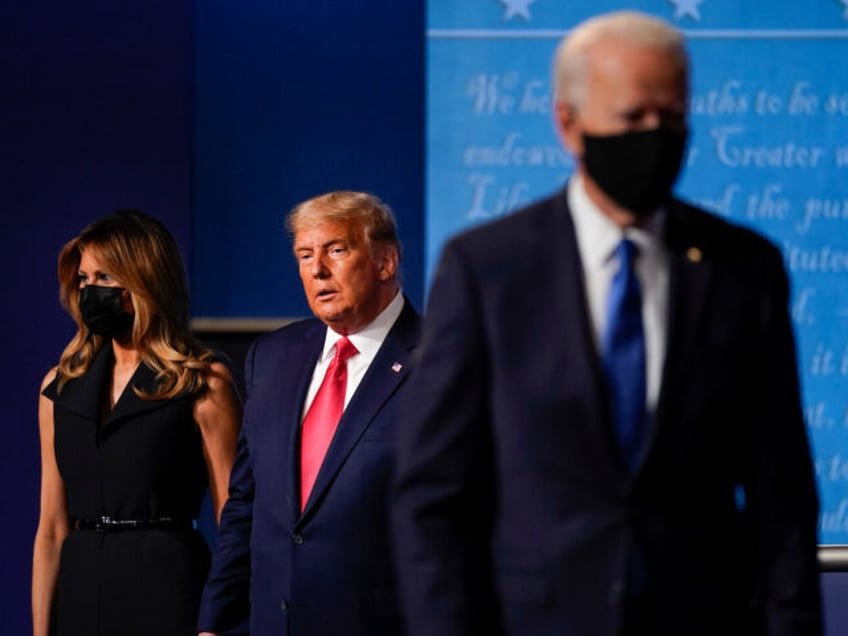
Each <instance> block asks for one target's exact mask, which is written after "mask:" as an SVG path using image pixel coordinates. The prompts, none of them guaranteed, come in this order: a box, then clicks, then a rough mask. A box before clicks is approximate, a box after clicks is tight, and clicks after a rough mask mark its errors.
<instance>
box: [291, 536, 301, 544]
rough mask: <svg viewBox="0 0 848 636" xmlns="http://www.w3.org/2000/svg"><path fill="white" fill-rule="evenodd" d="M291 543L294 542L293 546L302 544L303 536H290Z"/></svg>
mask: <svg viewBox="0 0 848 636" xmlns="http://www.w3.org/2000/svg"><path fill="white" fill-rule="evenodd" d="M292 541H294V543H295V545H302V544H303V535H300V534H294V535H292Z"/></svg>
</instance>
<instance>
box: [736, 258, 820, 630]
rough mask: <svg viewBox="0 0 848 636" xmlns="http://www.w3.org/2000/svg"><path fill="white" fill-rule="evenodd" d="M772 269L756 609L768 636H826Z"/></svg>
mask: <svg viewBox="0 0 848 636" xmlns="http://www.w3.org/2000/svg"><path fill="white" fill-rule="evenodd" d="M772 256H773V260H772V261H770V262H769V263H768V267H767V268H766V270H767V275H766V277H765V279H766V280H768V281H770V284H769V285H768V287H767V289H768V291H767V293H766V294H765V295H764V300H763V301H762V303H761V314H760V326H761V334H762V336H763V337H762V339H761V342H760V348H759V355H760V359H761V363H760V365H758V367H759V368H760V369H761V371H762V373H761V375H760V377H759V378H758V381H755V383H754V387H755V388H754V391H753V393H754V395H755V396H756V399H757V400H758V407H759V409H758V410H759V412H760V413H761V414H762V415H761V416H760V417H759V418H758V422H757V423H756V424H755V435H754V440H753V444H752V448H753V462H752V466H751V468H750V474H749V482H748V484H746V495H747V498H748V501H747V506H748V510H749V512H750V513H751V514H752V523H753V531H754V540H755V545H756V546H757V550H756V558H757V572H758V581H757V584H758V585H757V587H758V590H757V594H756V602H757V604H758V606H759V609H760V612H759V613H760V616H761V620H762V621H763V623H764V625H763V630H762V633H763V634H767V635H768V636H801V635H816V634H821V633H822V621H821V607H820V603H821V601H820V591H819V573H818V564H817V555H816V548H817V522H818V498H817V494H816V484H815V474H814V470H813V465H812V460H811V456H810V448H809V443H808V439H807V431H806V427H805V423H804V419H803V413H802V409H801V399H800V395H799V386H798V368H797V363H796V351H795V343H794V338H793V333H792V325H791V321H790V316H789V311H788V303H789V285H788V281H787V277H786V272H785V270H784V268H783V264H782V262H781V258H780V255H779V254H778V253H777V251H776V250H775V251H774V253H773V254H772Z"/></svg>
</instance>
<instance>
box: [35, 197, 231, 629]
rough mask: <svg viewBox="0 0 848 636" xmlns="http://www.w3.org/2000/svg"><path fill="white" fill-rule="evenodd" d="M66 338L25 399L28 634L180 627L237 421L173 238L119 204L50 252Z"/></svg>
mask: <svg viewBox="0 0 848 636" xmlns="http://www.w3.org/2000/svg"><path fill="white" fill-rule="evenodd" d="M59 282H60V300H61V302H62V305H63V307H64V308H65V309H66V310H67V312H68V313H69V314H70V315H71V317H72V318H73V319H74V320H75V321H76V323H77V326H78V331H77V333H76V335H75V336H74V337H73V339H72V340H71V342H70V343H69V344H68V346H67V347H66V348H65V351H64V352H63V353H62V356H61V358H60V361H59V364H58V366H57V367H55V368H54V369H51V370H50V372H49V373H48V374H47V376H46V377H45V379H44V383H43V385H42V395H41V398H40V402H39V428H40V433H41V458H42V483H41V514H40V519H39V524H38V530H37V532H36V537H35V545H34V550H33V553H34V554H33V581H32V595H33V598H32V606H33V634H34V636H47V634H55V635H57V636H69V635H77V634H78V635H80V636H111V635H112V634H115V635H117V634H121V635H122V636H124V635H126V634H139V635H140V634H146V635H150V634H153V635H156V636H172V635H173V636H177V635H186V636H188V635H191V634H194V633H195V622H196V615H197V606H198V602H199V598H200V592H201V589H202V586H203V582H204V580H205V577H206V571H207V568H208V564H209V552H208V549H207V546H206V542H205V540H204V538H203V536H202V535H201V534H200V533H199V532H198V531H197V530H196V529H194V519H196V517H197V514H198V511H199V508H200V505H201V501H202V499H203V497H204V495H205V493H206V490H207V488H208V489H209V492H210V494H211V500H212V504H213V507H214V511H215V514H216V518H217V517H218V516H219V515H220V512H221V508H222V507H223V505H224V501H225V499H226V496H227V484H228V482H229V475H230V470H231V467H232V463H233V459H234V457H235V447H236V438H237V435H238V427H239V423H240V419H241V404H240V400H239V398H238V396H237V394H236V392H235V389H234V387H233V382H232V377H231V375H230V372H229V370H228V368H227V366H226V365H225V364H223V363H222V362H221V361H218V360H216V359H215V358H214V357H213V354H212V352H211V351H209V350H207V349H205V348H204V347H202V346H201V345H200V344H198V342H197V341H195V339H194V338H193V336H192V334H191V332H190V329H189V310H188V288H187V285H186V278H185V272H184V269H183V264H182V260H181V258H180V254H179V250H178V248H177V245H176V242H175V241H174V239H173V237H172V236H171V234H170V233H169V232H168V231H167V229H165V227H164V226H163V225H162V224H161V223H159V222H158V221H156V220H155V219H153V218H151V217H149V216H147V215H145V214H142V213H140V212H136V211H120V212H117V213H115V214H113V215H111V216H109V217H106V218H103V219H101V220H99V221H96V222H95V223H93V224H92V225H90V226H89V227H87V228H86V229H85V230H83V231H82V233H81V234H80V235H79V236H77V237H76V238H74V239H72V240H71V241H70V242H68V243H67V245H65V247H64V248H63V249H62V252H61V254H60V255H59Z"/></svg>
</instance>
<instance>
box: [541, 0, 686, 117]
mask: <svg viewBox="0 0 848 636" xmlns="http://www.w3.org/2000/svg"><path fill="white" fill-rule="evenodd" d="M606 39H616V40H619V41H623V42H628V43H630V44H633V45H636V46H644V47H651V48H658V49H665V50H667V51H668V52H669V53H671V55H672V56H673V57H674V58H675V60H676V61H677V62H678V64H680V67H681V69H683V71H685V72H686V74H687V75H688V68H689V57H688V55H687V53H686V46H685V43H684V39H683V35H682V34H681V33H680V32H679V31H677V30H676V29H675V28H673V27H672V26H671V25H669V24H667V23H666V22H664V21H663V20H660V19H659V18H655V17H653V16H650V15H647V14H645V13H640V12H638V11H614V12H612V13H606V14H603V15H599V16H595V17H593V18H589V19H588V20H585V21H584V22H581V23H580V24H578V25H577V26H576V27H575V28H574V29H573V30H572V31H571V32H570V33H569V34H568V35H566V36H565V37H564V38H563V39H562V40H561V41H560V43H559V46H557V50H556V54H555V55H554V71H553V86H554V100H555V101H556V102H566V103H568V104H571V105H572V106H575V107H578V106H579V105H580V104H581V102H582V100H583V98H584V92H585V88H586V87H585V79H586V68H587V66H588V51H589V49H590V48H591V47H592V46H593V45H594V44H597V43H598V42H600V41H602V40H606Z"/></svg>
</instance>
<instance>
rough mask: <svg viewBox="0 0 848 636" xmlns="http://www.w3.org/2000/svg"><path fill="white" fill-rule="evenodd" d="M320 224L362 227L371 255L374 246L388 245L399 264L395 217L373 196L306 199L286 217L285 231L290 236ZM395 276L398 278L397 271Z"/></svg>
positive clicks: (347, 192) (329, 194)
mask: <svg viewBox="0 0 848 636" xmlns="http://www.w3.org/2000/svg"><path fill="white" fill-rule="evenodd" d="M322 221H335V222H338V223H352V224H356V225H357V226H358V227H360V228H362V230H363V233H364V238H365V241H366V242H367V245H368V247H369V249H370V250H371V251H372V253H373V250H374V246H375V245H381V246H388V247H391V248H393V249H394V250H396V251H397V255H398V262H400V260H401V257H402V250H403V247H402V246H401V243H400V239H399V238H398V232H397V221H395V215H394V213H393V212H392V209H391V208H390V207H389V206H388V205H386V204H385V203H384V202H383V201H382V200H381V199H380V198H379V197H377V196H376V195H373V194H370V193H367V192H355V191H352V190H337V191H335V192H327V193H326V194H321V195H319V196H316V197H313V198H311V199H307V200H306V201H303V202H302V203H299V204H298V205H296V206H295V207H294V209H293V210H292V211H291V212H290V213H289V214H288V216H287V217H286V229H287V230H288V231H289V233H290V234H292V235H294V234H295V233H296V232H297V231H298V230H299V229H300V228H303V227H304V226H307V225H314V224H318V223H321V222H322ZM397 277H398V279H400V268H398V272H397Z"/></svg>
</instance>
